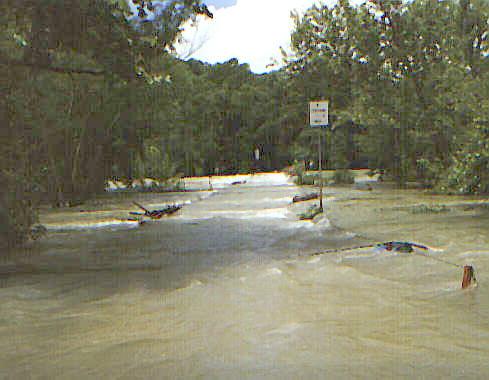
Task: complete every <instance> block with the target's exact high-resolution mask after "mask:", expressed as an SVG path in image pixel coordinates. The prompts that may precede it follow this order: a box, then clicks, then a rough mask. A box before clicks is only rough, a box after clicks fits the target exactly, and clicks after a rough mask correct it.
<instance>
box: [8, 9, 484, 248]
mask: <svg viewBox="0 0 489 380" xmlns="http://www.w3.org/2000/svg"><path fill="white" fill-rule="evenodd" d="M131 2H132V3H133V4H134V6H136V9H137V10H136V13H137V15H134V14H133V13H132V12H131V8H130V7H129V5H128V2H127V1H126V0H78V1H74V0H67V1H59V0H35V1H34V0H15V1H14V0H5V1H2V2H1V3H0V36H1V38H0V68H1V71H0V93H1V94H2V96H1V97H0V182H1V186H2V194H1V197H0V225H1V226H2V227H1V230H0V242H2V241H10V242H12V243H18V242H20V241H22V240H23V239H25V237H26V236H27V235H28V233H29V228H30V226H31V225H32V223H33V222H34V220H35V209H36V205H37V204H38V203H39V202H49V203H50V204H52V205H54V206H65V205H70V204H76V203H78V202H81V201H83V200H84V199H86V198H87V197H90V196H91V195H93V194H95V193H98V192H101V191H104V188H105V186H106V181H107V179H109V178H118V179H121V180H124V181H131V180H132V179H135V178H140V177H154V178H162V179H165V178H170V177H173V176H179V175H206V174H215V173H236V172H246V171H253V170H275V169H281V168H283V167H284V166H288V165H291V164H292V163H294V161H295V162H299V163H300V166H301V168H305V167H306V166H308V167H309V166H310V162H315V160H316V157H317V147H318V133H322V134H323V135H324V136H325V139H323V143H322V145H323V146H322V148H323V152H324V155H323V157H324V159H323V168H337V169H340V170H339V171H338V174H337V177H336V180H337V181H339V182H348V181H350V180H351V178H350V177H351V176H350V175H348V173H349V172H347V171H345V169H348V168H351V167H359V166H361V167H369V168H371V169H373V170H377V169H379V170H382V171H383V172H384V173H385V175H386V176H390V177H391V178H393V179H394V180H395V181H397V183H398V184H399V185H401V186H402V185H404V184H405V183H406V182H407V181H410V180H417V181H420V182H422V183H423V184H424V185H426V186H427V187H437V188H438V189H441V190H444V191H453V192H462V193H487V192H489V174H488V173H489V144H488V141H489V120H488V118H487V115H488V114H489V80H488V79H489V65H488V60H487V55H488V54H489V46H488V43H487V39H488V37H489V35H488V28H489V25H488V23H487V21H488V18H489V5H488V4H487V3H486V2H485V1H483V0H459V1H455V0H447V1H438V0H416V1H412V2H402V1H399V0H373V1H369V2H368V3H365V4H363V5H361V6H358V7H351V6H350V5H349V4H348V2H347V1H345V0H341V1H339V2H338V4H337V5H336V6H335V7H333V8H328V7H326V6H321V7H312V8H311V9H309V10H308V11H307V12H306V13H305V14H304V15H303V16H299V15H295V16H294V20H295V30H294V32H293V33H292V48H293V52H294V55H293V56H292V57H289V58H287V59H286V66H285V68H284V69H282V70H280V71H276V72H273V73H270V74H265V75H256V74H253V73H252V72H251V71H250V70H249V67H248V65H246V64H240V63H239V62H238V61H237V60H235V59H231V60H229V61H228V62H225V63H222V64H216V65H209V64H204V63H202V62H199V61H195V60H190V61H187V62H183V61H180V60H178V59H176V58H175V57H174V56H173V55H172V52H173V50H174V49H173V43H174V41H175V39H176V38H177V37H178V35H179V33H180V31H181V28H182V25H183V24H184V22H185V21H186V20H189V19H192V18H194V17H195V15H196V14H199V13H200V14H205V15H207V16H209V17H212V15H211V14H210V12H209V11H208V10H207V8H206V7H205V6H204V5H203V3H202V2H201V1H197V0H171V1H166V2H165V4H166V5H164V6H163V5H161V3H160V2H155V4H153V3H152V2H151V1H141V0H131ZM316 99H328V100H329V102H330V121H331V126H332V128H331V129H329V130H327V131H324V130H323V131H320V130H318V129H312V128H309V127H308V125H307V123H308V115H307V109H308V108H307V104H308V102H309V101H311V100H316ZM256 149H258V151H259V153H260V157H259V159H258V160H257V159H256V157H255V155H254V151H255V150H256ZM313 166H315V163H314V165H313ZM315 168H316V166H315ZM9 244H10V243H9Z"/></svg>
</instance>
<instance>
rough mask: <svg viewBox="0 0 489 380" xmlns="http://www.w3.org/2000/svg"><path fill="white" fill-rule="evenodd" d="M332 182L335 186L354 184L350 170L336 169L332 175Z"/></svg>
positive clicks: (353, 177)
mask: <svg viewBox="0 0 489 380" xmlns="http://www.w3.org/2000/svg"><path fill="white" fill-rule="evenodd" d="M333 181H334V183H336V184H352V183H354V182H355V176H354V175H353V173H352V172H351V171H350V170H346V169H338V170H336V171H335V172H334V174H333Z"/></svg>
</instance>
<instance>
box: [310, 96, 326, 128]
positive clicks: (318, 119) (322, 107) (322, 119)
mask: <svg viewBox="0 0 489 380" xmlns="http://www.w3.org/2000/svg"><path fill="white" fill-rule="evenodd" d="M309 122H310V125H311V127H323V126H326V125H329V121H328V101H327V100H321V101H317V102H309Z"/></svg>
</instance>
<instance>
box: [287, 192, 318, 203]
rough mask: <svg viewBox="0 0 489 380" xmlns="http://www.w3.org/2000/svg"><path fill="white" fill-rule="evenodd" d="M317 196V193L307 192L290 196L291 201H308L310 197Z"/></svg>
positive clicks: (316, 197)
mask: <svg viewBox="0 0 489 380" xmlns="http://www.w3.org/2000/svg"><path fill="white" fill-rule="evenodd" d="M318 198H319V193H309V194H306V195H296V196H294V198H292V203H296V202H305V201H309V200H311V199H318Z"/></svg>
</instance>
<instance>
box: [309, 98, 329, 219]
mask: <svg viewBox="0 0 489 380" xmlns="http://www.w3.org/2000/svg"><path fill="white" fill-rule="evenodd" d="M328 111H329V103H328V101H327V100H320V101H314V102H309V124H310V126H311V127H318V128H320V131H319V141H318V151H319V165H318V168H319V209H320V211H321V212H322V211H323V169H322V141H321V140H322V131H321V129H322V127H327V126H328V125H329V119H328V117H329V116H328Z"/></svg>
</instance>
